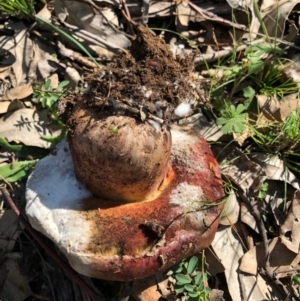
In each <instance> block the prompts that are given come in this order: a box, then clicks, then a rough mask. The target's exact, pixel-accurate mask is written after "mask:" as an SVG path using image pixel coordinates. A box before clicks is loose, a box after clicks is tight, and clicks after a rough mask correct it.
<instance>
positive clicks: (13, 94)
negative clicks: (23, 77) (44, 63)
mask: <svg viewBox="0 0 300 301" xmlns="http://www.w3.org/2000/svg"><path fill="white" fill-rule="evenodd" d="M32 93H33V89H32V85H31V83H28V84H24V85H20V86H17V87H15V88H12V89H10V90H8V91H7V92H6V93H5V94H4V95H3V96H2V97H0V101H2V100H15V99H24V98H26V97H28V96H30V95H31V94H32Z"/></svg>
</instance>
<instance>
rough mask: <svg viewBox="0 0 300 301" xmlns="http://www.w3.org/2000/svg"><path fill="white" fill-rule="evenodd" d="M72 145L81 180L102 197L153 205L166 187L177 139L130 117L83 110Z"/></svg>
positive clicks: (76, 115)
mask: <svg viewBox="0 0 300 301" xmlns="http://www.w3.org/2000/svg"><path fill="white" fill-rule="evenodd" d="M72 120H74V123H75V124H74V125H73V130H72V135H70V136H69V144H70V149H71V153H72V157H73V162H74V167H75V173H76V176H77V178H78V179H79V180H80V181H81V182H82V183H84V184H85V185H86V187H87V188H88V189H89V190H90V191H91V192H92V193H93V194H94V195H95V196H97V197H99V198H105V199H108V200H112V201H114V202H116V201H125V202H138V201H145V200H152V199H154V198H155V195H157V192H158V189H159V187H160V186H161V185H162V183H163V182H164V179H165V177H166V173H167V172H168V165H169V157H170V153H171V144H172V143H171V134H170V131H169V130H167V128H166V127H165V128H164V129H162V128H161V129H158V130H156V129H154V128H153V127H152V126H151V125H150V124H149V123H148V122H140V121H138V120H136V119H135V118H132V117H128V116H122V115H119V116H114V115H111V116H106V115H104V114H99V113H98V114H97V113H96V114H95V112H94V110H89V109H88V110H86V109H79V110H77V111H75V113H74V115H73V116H72Z"/></svg>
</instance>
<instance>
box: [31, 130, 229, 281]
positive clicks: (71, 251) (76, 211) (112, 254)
mask: <svg viewBox="0 0 300 301" xmlns="http://www.w3.org/2000/svg"><path fill="white" fill-rule="evenodd" d="M171 134H172V141H173V145H172V152H171V159H170V166H171V168H170V170H169V172H168V174H167V176H166V177H167V182H169V185H167V186H166V187H164V188H163V190H162V191H161V194H160V195H159V196H158V197H157V198H156V199H154V200H153V201H148V202H141V203H127V204H118V203H117V202H111V201H107V200H100V199H99V198H96V197H94V196H92V194H91V193H90V192H89V191H88V190H87V189H86V188H85V187H84V186H83V185H82V184H81V183H80V182H78V181H77V180H76V176H75V172H74V166H73V162H72V158H71V154H70V150H69V147H68V143H67V142H63V143H61V144H60V145H59V146H58V148H57V153H56V155H50V156H48V157H46V158H44V159H43V160H41V161H40V162H39V163H38V164H37V166H36V168H35V171H34V172H33V173H32V175H31V176H30V178H29V180H28V183H27V190H26V199H27V205H26V213H27V215H28V218H29V221H30V223H31V225H32V226H33V227H34V228H35V229H37V230H38V231H40V232H42V233H43V234H44V235H46V236H47V237H48V238H50V239H51V240H52V241H54V243H55V244H56V245H57V246H58V247H59V248H60V250H61V251H62V252H63V253H64V254H65V255H66V257H67V258H68V260H69V262H70V264H71V266H72V267H73V268H74V269H75V270H77V271H78V272H79V273H82V274H84V275H86V276H90V277H95V278H100V279H106V280H117V281H130V280H133V279H139V278H144V277H147V276H149V275H152V274H154V273H156V272H158V271H161V270H164V269H166V268H168V267H170V266H172V265H173V264H175V263H176V262H178V261H179V260H181V259H183V258H185V257H188V256H190V255H193V254H195V253H197V252H199V251H201V250H203V249H204V248H206V247H208V246H209V245H210V243H211V241H212V240H213V238H214V235H215V232H216V229H217V227H218V221H219V214H220V212H221V209H222V205H221V204H220V200H222V198H223V197H224V192H223V188H222V181H221V175H220V170H219V167H218V165H217V162H216V160H215V158H214V157H213V154H212V153H211V150H210V148H209V146H208V144H207V143H206V141H205V140H204V139H203V138H202V137H201V136H200V135H198V133H197V132H195V130H193V129H191V128H174V127H173V128H172V129H171ZM209 203H210V205H209Z"/></svg>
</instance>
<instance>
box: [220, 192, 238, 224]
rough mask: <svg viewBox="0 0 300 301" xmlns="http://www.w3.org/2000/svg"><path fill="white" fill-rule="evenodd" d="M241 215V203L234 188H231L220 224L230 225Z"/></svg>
mask: <svg viewBox="0 0 300 301" xmlns="http://www.w3.org/2000/svg"><path fill="white" fill-rule="evenodd" d="M239 215H240V205H239V202H238V201H237V198H236V194H235V192H234V191H233V189H231V190H230V193H229V196H228V199H227V201H226V203H225V205H224V209H223V214H222V216H221V219H220V225H223V226H230V225H233V224H235V223H236V222H237V220H238V218H239Z"/></svg>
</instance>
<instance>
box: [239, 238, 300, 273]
mask: <svg viewBox="0 0 300 301" xmlns="http://www.w3.org/2000/svg"><path fill="white" fill-rule="evenodd" d="M262 248H263V246H262V244H259V245H258V246H256V247H254V248H252V249H251V250H249V251H248V252H247V253H246V254H245V255H244V256H243V257H242V259H241V264H240V266H239V269H240V270H241V271H243V272H245V273H249V274H252V275H256V273H257V268H259V267H263V266H264V262H265V259H264V258H263V257H262V256H261V254H263V252H262ZM268 250H269V252H270V257H269V262H270V272H271V274H273V275H274V276H276V275H279V274H281V273H286V272H291V271H293V267H294V266H296V265H297V264H298V263H299V256H298V255H297V254H295V253H294V252H292V251H290V250H289V249H288V248H287V247H286V246H285V245H284V244H282V243H281V242H280V239H279V238H278V237H275V238H273V239H272V240H270V241H269V246H268ZM283 254H284V256H283Z"/></svg>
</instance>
